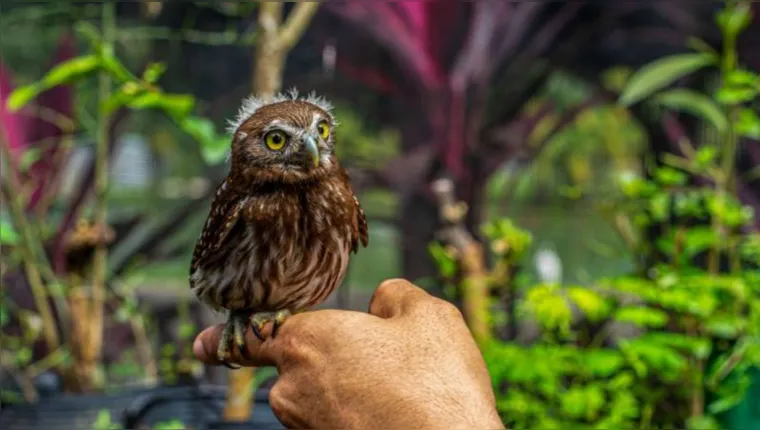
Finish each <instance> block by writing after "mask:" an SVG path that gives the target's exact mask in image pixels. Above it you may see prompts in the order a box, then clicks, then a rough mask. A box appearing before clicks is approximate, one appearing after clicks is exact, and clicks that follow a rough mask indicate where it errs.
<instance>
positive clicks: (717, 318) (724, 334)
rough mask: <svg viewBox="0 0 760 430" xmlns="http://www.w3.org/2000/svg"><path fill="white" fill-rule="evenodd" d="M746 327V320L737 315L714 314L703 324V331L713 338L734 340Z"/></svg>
mask: <svg viewBox="0 0 760 430" xmlns="http://www.w3.org/2000/svg"><path fill="white" fill-rule="evenodd" d="M746 327H747V320H746V319H745V318H742V317H741V316H739V315H733V314H716V315H713V316H711V317H710V318H709V319H708V320H707V322H706V323H705V330H707V332H708V333H710V334H711V335H713V336H715V337H720V338H724V339H734V338H736V337H738V336H739V335H740V334H741V332H742V331H743V330H744V329H745V328H746Z"/></svg>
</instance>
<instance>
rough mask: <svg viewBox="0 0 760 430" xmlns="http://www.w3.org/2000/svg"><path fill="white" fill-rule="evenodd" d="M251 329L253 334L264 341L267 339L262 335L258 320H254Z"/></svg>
mask: <svg viewBox="0 0 760 430" xmlns="http://www.w3.org/2000/svg"><path fill="white" fill-rule="evenodd" d="M251 329H252V330H253V334H254V335H255V336H256V337H257V338H258V339H259V340H260V341H262V342H264V341H265V340H266V339H264V336H262V335H261V329H260V328H259V325H258V324H257V323H256V322H253V324H251Z"/></svg>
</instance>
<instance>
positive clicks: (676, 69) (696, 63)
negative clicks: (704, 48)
mask: <svg viewBox="0 0 760 430" xmlns="http://www.w3.org/2000/svg"><path fill="white" fill-rule="evenodd" d="M715 63H716V59H715V57H714V56H713V55H710V54H705V53H688V54H679V55H672V56H669V57H665V58H662V59H659V60H656V61H653V62H651V63H649V64H647V65H646V66H644V67H642V68H641V69H639V70H638V71H637V72H636V73H634V74H633V76H631V79H629V80H628V83H627V85H626V86H625V88H624V89H623V93H622V94H621V95H620V99H619V102H620V103H621V104H623V105H625V106H630V105H632V104H634V103H637V102H638V101H640V100H642V99H644V98H646V97H649V96H651V95H652V94H654V93H655V92H657V91H658V90H661V89H662V88H665V87H666V86H668V85H670V84H671V83H673V82H674V81H676V80H677V79H679V78H681V77H683V76H685V75H688V74H690V73H693V72H696V71H697V70H699V69H701V68H703V67H706V66H709V65H711V64H715Z"/></svg>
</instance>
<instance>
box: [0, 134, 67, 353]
mask: <svg viewBox="0 0 760 430" xmlns="http://www.w3.org/2000/svg"><path fill="white" fill-rule="evenodd" d="M0 148H2V158H3V159H4V160H6V163H5V165H6V166H7V168H8V169H10V165H11V163H12V161H11V153H10V150H9V148H8V142H7V141H6V140H5V139H4V138H0ZM8 173H9V174H8V175H6V176H7V179H6V180H5V181H0V185H2V194H3V195H4V196H5V199H6V200H7V201H8V206H9V208H10V213H11V217H12V218H13V223H14V224H15V225H16V227H17V228H18V229H19V232H20V233H21V235H22V238H23V240H21V241H20V243H19V245H18V246H19V249H20V250H21V253H22V255H23V260H24V270H25V272H26V278H27V281H28V282H29V286H30V288H31V290H32V295H33V296H34V303H35V306H36V307H37V312H39V314H40V318H41V319H42V332H43V336H44V337H45V343H46V344H47V346H48V349H49V351H51V352H52V351H55V350H56V349H58V347H59V345H60V340H59V338H58V329H57V328H56V321H55V318H54V317H53V311H52V309H51V307H50V304H49V302H48V294H47V289H46V288H45V284H44V283H43V282H42V277H41V276H40V271H39V268H38V267H37V258H36V257H37V256H36V255H35V252H34V248H32V244H34V243H37V242H36V241H35V236H34V235H33V234H32V231H31V227H30V226H29V224H27V222H26V216H25V214H24V210H23V209H22V206H21V204H20V202H19V199H18V193H17V192H16V191H15V190H17V189H19V188H20V186H19V185H18V183H16V179H17V176H15V172H8Z"/></svg>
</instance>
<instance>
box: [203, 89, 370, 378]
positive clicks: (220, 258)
mask: <svg viewBox="0 0 760 430" xmlns="http://www.w3.org/2000/svg"><path fill="white" fill-rule="evenodd" d="M331 108H332V107H331V106H330V104H329V103H328V102H326V101H325V100H324V99H323V98H321V97H316V96H314V95H311V96H309V97H307V98H298V93H297V92H295V91H291V93H290V94H288V95H278V96H276V97H274V98H273V99H272V100H271V101H264V100H261V99H257V98H250V99H247V100H245V101H244V102H243V105H242V107H241V108H240V111H239V113H238V115H237V118H236V119H235V120H234V121H230V131H231V132H232V136H233V138H232V148H231V166H230V172H229V174H228V175H227V178H226V179H225V180H224V182H222V183H221V185H220V186H219V188H218V189H217V191H216V196H215V198H214V201H213V203H212V205H211V212H210V213H209V216H208V220H207V221H206V224H205V226H204V228H203V232H202V233H201V236H200V239H199V240H198V243H197V244H196V246H195V251H194V253H193V259H192V263H191V266H190V288H191V289H192V291H193V292H194V293H195V294H196V295H197V297H198V298H199V299H200V300H201V301H202V302H204V303H206V304H208V305H210V306H211V307H212V308H214V309H215V310H222V309H226V310H228V311H229V318H228V320H227V325H226V326H225V330H224V334H223V337H222V341H221V342H220V344H219V350H218V351H217V354H218V356H219V360H221V361H222V362H224V363H226V361H227V360H228V359H229V356H230V355H229V353H230V348H231V346H232V342H233V341H234V342H235V344H236V345H237V347H238V348H239V349H240V350H241V351H245V348H244V339H245V333H246V330H247V328H248V324H249V323H250V324H251V326H252V329H253V332H254V333H255V334H256V336H257V337H259V338H260V339H262V337H261V328H262V326H263V325H264V324H265V323H266V322H269V321H272V322H273V324H274V327H273V330H272V337H274V336H275V334H276V331H277V327H278V326H279V325H280V324H282V323H283V321H284V320H285V318H287V317H288V316H289V315H291V314H292V313H296V312H300V311H303V310H307V309H308V308H310V307H312V306H314V305H317V304H319V303H321V302H322V301H324V300H325V299H326V298H327V296H328V295H330V293H331V292H332V291H333V290H335V288H336V287H338V285H340V283H341V282H342V281H343V278H344V277H345V275H346V269H347V267H348V261H349V258H350V255H351V253H352V252H353V253H355V252H356V251H357V249H358V248H359V244H360V243H361V244H362V245H364V246H365V247H366V246H367V244H368V241H369V236H368V230H367V220H366V219H365V217H364V211H363V210H362V208H361V207H360V206H359V201H358V200H357V199H356V196H354V193H353V191H352V189H351V185H350V184H349V178H348V174H347V173H346V171H345V170H344V169H343V168H342V167H341V166H340V164H339V163H338V159H337V157H336V156H335V134H334V130H335V126H336V125H337V123H336V122H335V119H334V118H333V116H332V115H331V113H330V111H331ZM262 340H264V339H262ZM228 366H229V365H228Z"/></svg>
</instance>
